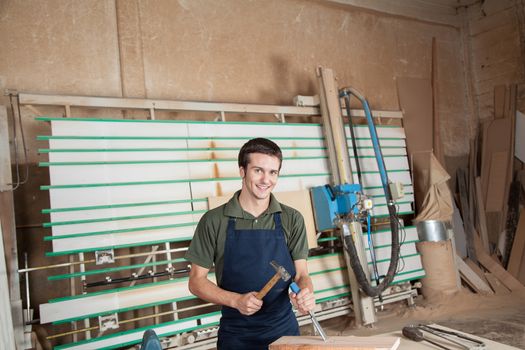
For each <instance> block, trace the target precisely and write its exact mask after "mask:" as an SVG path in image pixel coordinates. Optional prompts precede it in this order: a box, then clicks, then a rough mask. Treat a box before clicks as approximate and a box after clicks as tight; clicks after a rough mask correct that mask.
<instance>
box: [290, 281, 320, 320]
mask: <svg viewBox="0 0 525 350" xmlns="http://www.w3.org/2000/svg"><path fill="white" fill-rule="evenodd" d="M290 300H291V301H292V304H293V306H295V308H296V309H297V310H298V311H299V313H300V314H301V315H306V314H307V313H308V312H309V311H312V310H313V309H314V307H315V297H314V293H312V292H310V289H308V288H304V289H301V291H300V292H299V294H295V293H290Z"/></svg>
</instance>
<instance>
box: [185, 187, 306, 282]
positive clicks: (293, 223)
mask: <svg viewBox="0 0 525 350" xmlns="http://www.w3.org/2000/svg"><path fill="white" fill-rule="evenodd" d="M239 194H240V191H237V192H236V193H235V195H234V196H233V197H232V198H231V199H230V201H229V202H228V203H226V204H223V205H221V206H220V207H217V208H215V209H212V210H210V211H208V212H206V213H205V214H204V215H203V216H202V218H201V219H200V221H199V224H198V225H197V229H196V230H195V235H194V236H193V239H192V241H191V244H190V247H189V248H188V251H187V253H186V259H188V260H189V261H190V262H192V263H194V264H197V265H199V266H201V267H204V268H207V269H211V268H212V266H213V265H215V275H216V277H217V282H218V283H219V284H220V281H221V280H222V269H223V266H224V244H225V242H226V231H227V229H228V219H229V218H230V217H233V218H235V219H236V221H235V228H236V229H238V230H254V229H275V222H274V219H273V214H274V213H281V222H282V226H283V230H284V236H285V239H286V243H287V244H288V250H289V251H290V255H291V257H292V260H299V259H306V258H307V257H308V242H307V239H306V228H305V225H304V219H303V216H302V215H301V213H300V212H299V211H298V210H296V209H294V208H291V207H289V206H287V205H284V204H281V203H279V202H278V201H277V200H276V199H275V197H274V196H273V194H271V195H270V205H269V206H268V209H266V211H265V212H263V213H262V214H261V215H260V216H259V217H258V218H256V217H254V216H253V215H252V214H250V213H248V212H246V211H244V210H243V209H242V207H241V205H240V204H239Z"/></svg>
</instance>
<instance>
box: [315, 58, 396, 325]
mask: <svg viewBox="0 0 525 350" xmlns="http://www.w3.org/2000/svg"><path fill="white" fill-rule="evenodd" d="M317 77H318V80H319V85H320V107H321V113H322V118H323V131H324V136H325V142H326V147H327V150H328V156H329V162H330V170H331V174H332V182H333V183H332V184H327V185H325V186H319V187H314V188H312V189H311V194H312V202H313V207H314V215H315V221H316V226H317V227H316V228H317V231H318V232H322V231H326V230H334V229H338V230H339V232H340V234H341V240H342V242H343V247H344V249H343V250H344V256H345V262H346V265H347V266H348V267H351V269H350V268H348V269H347V270H348V273H349V279H350V287H351V291H352V301H353V309H354V314H355V317H356V324H357V325H371V324H373V323H375V322H376V316H375V306H376V305H378V304H379V305H382V303H383V299H382V293H384V292H385V291H386V290H387V288H388V287H389V285H390V283H391V282H392V281H393V279H394V275H395V273H396V270H397V266H398V261H399V253H400V242H399V231H400V225H401V224H400V221H399V218H398V216H397V210H396V204H395V200H396V199H398V198H400V197H401V196H402V185H400V184H395V183H391V182H390V181H389V180H388V176H387V171H386V168H385V164H384V159H383V155H382V153H381V148H380V145H379V138H378V136H377V131H376V127H375V125H374V121H373V119H372V113H371V110H370V107H369V105H368V102H367V100H366V99H365V98H364V97H363V96H362V95H361V94H360V93H359V92H358V91H356V90H355V89H353V88H343V89H338V88H337V85H336V81H335V78H334V76H333V72H332V70H330V69H326V68H321V67H320V68H318V70H317ZM351 96H355V97H356V98H357V99H358V100H359V101H360V102H361V104H362V107H363V109H364V113H365V117H366V121H367V124H368V130H369V132H370V137H371V141H372V146H373V149H374V154H375V160H376V162H377V166H378V168H379V174H380V177H381V184H382V189H383V191H384V195H385V198H386V203H387V206H388V212H389V217H390V229H391V233H392V238H391V239H392V240H391V244H392V247H391V256H390V265H389V268H388V272H387V273H386V275H384V276H380V275H379V273H378V269H377V263H376V259H375V252H374V247H373V242H372V239H371V231H370V230H371V215H370V211H371V209H372V208H373V203H372V200H371V199H370V198H368V197H367V196H366V195H365V194H364V191H363V182H362V177H361V169H360V167H359V161H358V159H357V146H356V137H355V135H354V130H353V125H352V119H351V118H350V97H351ZM343 99H344V102H345V107H346V116H347V118H348V126H349V130H350V134H351V135H350V136H351V140H352V148H353V150H354V154H355V155H356V162H355V163H356V170H357V176H358V179H359V183H354V177H353V175H352V167H351V162H350V155H349V151H348V149H349V147H348V142H347V136H346V133H345V123H344V121H343V117H344V116H343V112H342V108H341V105H342V104H341V101H342V100H343ZM363 228H366V230H367V234H368V246H369V248H370V249H369V252H370V257H371V260H372V266H373V269H372V272H373V273H372V274H373V276H372V277H373V283H372V282H371V281H372V278H371V276H370V272H369V269H368V267H367V266H368V261H367V258H366V254H365V248H364V245H363V241H362V235H363ZM372 284H375V286H373V285H372ZM374 299H375V301H374Z"/></svg>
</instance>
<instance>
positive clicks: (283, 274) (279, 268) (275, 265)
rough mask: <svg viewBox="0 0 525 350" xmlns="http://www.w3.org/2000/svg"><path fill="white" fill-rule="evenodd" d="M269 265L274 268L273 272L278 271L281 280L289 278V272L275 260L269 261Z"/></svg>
mask: <svg viewBox="0 0 525 350" xmlns="http://www.w3.org/2000/svg"><path fill="white" fill-rule="evenodd" d="M270 265H272V267H273V268H274V269H275V273H278V274H279V275H280V276H281V279H282V280H283V281H285V282H286V281H288V280H289V279H290V277H291V276H290V274H289V273H288V271H286V269H285V268H284V267H282V266H281V265H279V264H278V263H277V262H276V261H275V260H272V261H270Z"/></svg>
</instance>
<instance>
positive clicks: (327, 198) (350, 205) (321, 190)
mask: <svg viewBox="0 0 525 350" xmlns="http://www.w3.org/2000/svg"><path fill="white" fill-rule="evenodd" d="M311 192H312V201H313V204H314V215H315V224H316V227H317V230H318V231H325V230H331V229H334V228H336V225H335V219H336V218H337V217H338V216H340V215H346V214H349V213H350V212H353V213H354V214H358V213H359V207H358V205H357V204H358V202H359V196H358V195H359V194H360V193H361V185H359V184H343V185H337V186H334V187H331V186H329V185H325V186H318V187H313V188H312V189H311Z"/></svg>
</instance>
